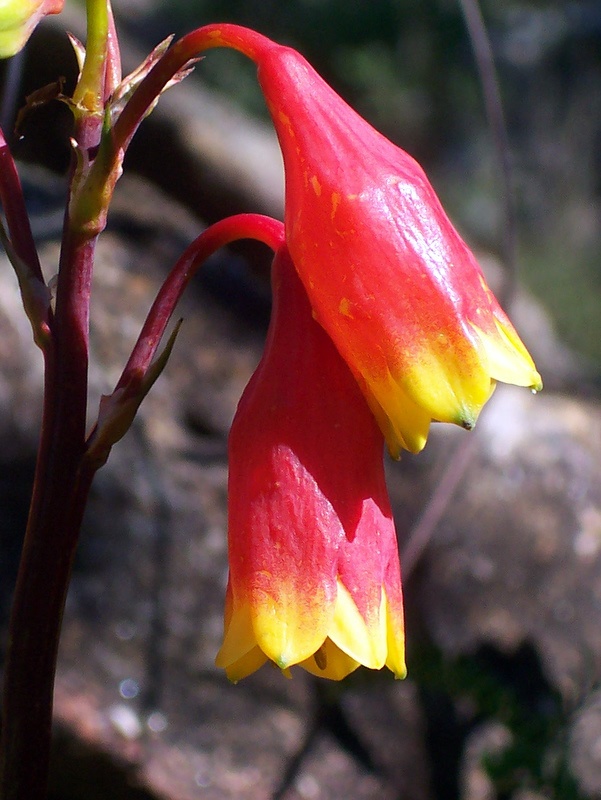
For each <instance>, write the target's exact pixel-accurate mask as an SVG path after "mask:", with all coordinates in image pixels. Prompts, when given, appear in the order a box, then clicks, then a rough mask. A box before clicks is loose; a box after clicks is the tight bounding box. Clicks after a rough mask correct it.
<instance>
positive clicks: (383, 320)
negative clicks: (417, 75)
mask: <svg viewBox="0 0 601 800" xmlns="http://www.w3.org/2000/svg"><path fill="white" fill-rule="evenodd" d="M254 57H255V59H256V61H257V64H258V75H259V81H260V83H261V87H262V89H263V92H264V94H265V98H266V101H267V105H268V108H269V110H270V113H271V116H272V119H273V123H274V126H275V128H276V132H277V134H278V138H279V141H280V145H281V149H282V153H283V158H284V167H285V173H286V211H285V216H286V219H285V223H286V237H287V243H288V247H289V249H290V253H291V256H292V259H293V261H294V264H295V267H296V269H297V271H298V274H299V276H300V278H301V280H302V282H303V284H304V286H305V289H306V291H307V294H308V296H309V299H310V302H311V305H312V307H313V311H314V314H315V318H316V319H317V321H318V322H319V323H320V324H321V325H322V326H323V327H324V329H325V330H326V331H327V332H328V334H329V335H330V337H331V339H332V340H333V342H334V343H335V345H336V347H337V348H338V351H339V352H340V354H341V355H342V357H343V358H344V360H345V361H346V362H347V364H348V365H349V367H350V369H351V370H352V372H353V374H354V375H355V377H356V379H357V381H358V382H359V384H360V386H361V388H362V391H363V392H364V395H365V397H366V399H367V400H368V403H369V405H370V407H371V409H372V411H373V413H374V414H375V416H376V417H377V419H378V423H379V425H380V427H381V430H382V432H383V433H384V435H385V437H386V441H387V444H388V448H389V450H390V452H391V453H392V454H393V455H395V456H396V455H398V453H399V451H400V449H402V448H406V449H409V450H411V451H413V452H417V451H419V450H420V449H421V448H422V447H423V446H424V444H425V441H426V438H427V433H428V426H429V423H430V421H432V420H436V421H441V422H452V423H455V424H458V425H461V426H463V427H465V428H472V427H473V426H474V424H475V423H476V420H477V418H478V414H479V412H480V410H481V408H482V406H483V405H484V404H485V403H486V401H487V400H488V398H489V397H490V395H491V393H492V391H493V389H494V385H495V381H497V380H502V381H507V382H510V383H517V384H519V385H524V386H530V387H531V388H533V389H538V388H540V386H541V380H540V376H539V374H538V373H537V371H536V368H535V367H534V364H533V363H532V359H531V358H530V356H529V354H528V352H527V350H526V348H525V347H524V345H523V344H522V342H521V341H520V339H519V337H518V335H517V333H516V332H515V330H514V329H513V327H512V325H511V323H510V321H509V320H508V319H507V317H506V316H505V314H504V313H503V311H502V310H501V308H500V307H499V305H498V303H497V301H496V300H495V298H494V296H493V295H492V293H491V291H490V289H489V288H488V286H487V285H486V282H485V280H484V277H483V275H482V271H481V270H480V267H479V265H478V264H477V262H476V259H475V258H474V256H473V254H472V253H471V252H470V250H469V249H468V247H467V246H466V245H465V243H464V241H463V240H462V239H461V237H460V236H459V234H458V233H457V231H456V230H455V228H454V227H453V225H452V223H451V222H450V220H449V219H448V217H447V215H446V214H445V212H444V210H443V208H442V206H441V204H440V201H439V200H438V198H437V196H436V194H435V192H434V189H433V188H432V186H431V185H430V183H429V181H428V179H427V177H426V175H425V173H424V171H423V170H422V168H421V167H420V166H419V164H417V162H415V161H414V159H413V158H411V156H409V155H408V154H407V153H406V152H404V151H403V150H401V149H400V148H398V147H397V146H396V145H394V144H393V143H392V142H390V141H389V140H388V139H386V138H385V137H384V136H382V135H381V134H380V133H378V132H377V131H376V130H374V128H372V127H371V125H369V123H367V122H366V121H365V120H364V119H362V118H361V117H360V116H359V115H358V114H357V113H356V112H355V111H353V109H351V108H350V107H349V106H348V105H347V104H346V103H345V102H344V101H343V100H342V98H340V97H339V96H338V95H337V94H336V93H335V92H334V91H333V90H332V89H331V88H330V87H329V86H328V85H327V84H326V83H325V81H324V80H323V79H322V78H321V77H320V76H319V75H318V74H317V73H316V72H315V70H314V69H313V68H312V67H311V66H310V65H309V64H308V63H307V61H306V60H305V59H304V58H303V57H302V56H301V55H300V54H299V53H297V52H296V51H294V50H292V49H290V48H287V47H282V46H279V45H277V44H275V43H271V45H264V46H263V47H262V48H261V49H260V52H257V54H255V56H254Z"/></svg>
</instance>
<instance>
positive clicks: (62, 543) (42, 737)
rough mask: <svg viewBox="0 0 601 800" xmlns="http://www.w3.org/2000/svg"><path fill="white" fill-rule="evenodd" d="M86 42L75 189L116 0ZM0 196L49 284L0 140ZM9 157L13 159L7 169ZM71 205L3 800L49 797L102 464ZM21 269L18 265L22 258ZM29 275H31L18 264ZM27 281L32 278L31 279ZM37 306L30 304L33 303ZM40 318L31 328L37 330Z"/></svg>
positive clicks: (92, 233) (105, 77)
mask: <svg viewBox="0 0 601 800" xmlns="http://www.w3.org/2000/svg"><path fill="white" fill-rule="evenodd" d="M87 9H88V47H87V53H86V61H85V64H84V67H83V71H82V76H81V81H80V83H79V84H78V86H77V88H76V90H75V94H74V99H75V104H74V115H75V132H74V140H75V147H76V149H77V152H78V153H79V157H78V159H74V166H73V171H72V181H71V193H72V194H71V197H73V192H76V191H77V186H78V182H79V183H81V179H82V178H85V172H86V171H87V170H89V168H90V167H89V164H90V162H91V161H92V159H93V156H94V153H95V152H96V150H97V148H98V144H99V142H100V138H101V133H102V125H103V116H104V112H103V109H104V102H105V100H106V98H107V96H108V94H109V93H110V92H111V91H112V86H110V85H109V84H110V83H111V82H112V81H114V80H115V76H116V75H117V73H118V71H119V65H118V49H117V48H116V46H115V45H114V44H113V45H111V43H110V41H109V40H110V34H111V31H112V30H113V27H112V14H111V10H110V4H109V2H108V0H88V3H87ZM0 159H1V160H2V164H1V166H2V167H3V169H2V170H0V172H1V174H2V177H1V178H0V198H1V200H2V203H3V206H4V209H5V213H6V218H7V224H8V231H9V235H10V245H11V247H12V249H13V251H14V252H15V254H16V261H17V267H18V268H20V262H23V263H24V264H25V267H24V269H22V270H21V271H22V272H24V273H25V281H24V283H25V286H26V287H27V285H28V282H29V281H30V280H31V281H33V282H34V283H37V284H38V288H39V286H43V287H44V288H45V284H44V281H43V276H42V272H41V269H40V265H39V260H38V257H37V254H36V251H35V245H34V242H33V237H32V236H31V230H30V227H29V222H28V220H27V215H26V211H25V206H24V202H23V198H22V193H21V191H20V186H19V184H18V178H17V175H16V170H15V168H14V163H13V162H12V158H10V154H9V153H8V150H7V148H6V146H5V142H4V140H2V141H1V142H0ZM4 167H5V168H4ZM72 211H73V209H72V208H69V209H68V211H67V214H66V216H65V225H64V230H63V240H62V246H61V255H60V263H59V270H58V281H57V289H56V308H55V311H54V314H52V312H51V310H50V308H48V310H47V320H45V322H47V326H46V330H45V332H46V334H47V336H46V338H45V339H43V340H41V339H39V337H38V339H36V340H37V341H38V343H40V341H41V343H42V345H43V351H44V359H45V372H44V403H43V416H42V427H41V434H40V444H39V448H38V458H37V463H36V470H35V476H34V489H33V495H32V501H31V506H30V510H29V518H28V523H27V528H26V532H25V539H24V542H23V550H22V555H21V561H20V564H19V572H18V576H17V584H16V587H15V593H14V599H13V606H12V609H11V618H10V627H9V638H8V647H7V655H6V661H5V669H4V688H3V707H2V732H1V740H0V797H1V798H2V800H43V798H44V797H45V794H46V783H47V775H48V763H49V750H50V733H51V723H52V699H53V687H54V675H55V669H56V656H57V650H58V642H59V636H60V628H61V622H62V616H63V610H64V604H65V598H66V594H67V588H68V585H69V578H70V574H71V567H72V563H73V557H74V553H75V548H76V544H77V539H78V535H79V529H80V526H81V519H82V516H83V511H84V507H85V503H86V499H87V495H88V492H89V488H90V484H91V481H92V478H93V475H94V472H95V465H94V464H93V463H91V462H89V461H86V460H85V459H84V453H85V447H86V442H85V427H86V407H87V395H88V329H89V301H90V286H91V277H92V268H93V263H94V252H95V245H96V240H97V234H98V226H94V225H91V226H87V227H86V226H81V225H79V224H78V220H77V217H76V216H74V215H73V213H72ZM17 272H18V274H19V269H17ZM19 280H20V282H21V283H22V287H23V281H22V275H21V274H19ZM22 291H23V288H22ZM30 316H31V314H30ZM35 331H36V328H35V325H34V335H35Z"/></svg>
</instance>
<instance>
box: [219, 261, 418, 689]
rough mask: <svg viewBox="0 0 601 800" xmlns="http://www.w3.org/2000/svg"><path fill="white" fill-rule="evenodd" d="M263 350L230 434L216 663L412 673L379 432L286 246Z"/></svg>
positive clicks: (319, 671)
mask: <svg viewBox="0 0 601 800" xmlns="http://www.w3.org/2000/svg"><path fill="white" fill-rule="evenodd" d="M272 282H273V294H274V309H273V315H272V321H271V325H270V331H269V334H268V339H267V345H266V349H265V354H264V356H263V359H262V361H261V363H260V364H259V367H258V368H257V371H256V372H255V374H254V375H253V377H252V379H251V381H250V383H249V385H248V387H247V388H246V390H245V392H244V394H243V396H242V399H241V400H240V404H239V406H238V411H237V414H236V417H235V419H234V422H233V425H232V430H231V433H230V439H229V462H230V467H229V469H230V473H229V533H228V536H229V562H230V577H229V582H228V589H227V600H226V614H225V639H224V643H223V646H222V648H221V650H220V652H219V654H218V656H217V660H216V663H217V665H218V666H221V667H225V669H226V671H227V674H228V676H229V677H230V678H231V679H232V680H234V681H237V680H239V679H241V678H243V677H245V676H246V675H248V674H250V673H251V672H253V671H254V670H256V669H258V667H260V666H261V665H262V664H263V663H265V662H266V661H267V660H270V661H272V662H274V663H275V664H276V665H277V666H279V667H280V668H281V669H283V670H287V669H288V668H289V667H291V666H293V665H295V664H298V665H300V666H301V667H303V668H305V669H306V670H308V671H309V672H312V673H313V674H315V675H319V676H321V677H326V678H331V679H336V680H338V679H341V678H343V677H344V676H345V675H347V674H348V673H349V672H351V671H353V670H354V669H356V668H357V667H358V666H359V665H360V664H363V665H365V666H367V667H371V668H373V669H379V668H381V667H383V666H385V665H386V666H387V667H388V668H389V669H391V670H392V672H394V674H395V676H396V677H399V678H400V677H404V675H405V663H404V635H403V608H402V596H401V582H400V570H399V560H398V550H397V541H396V536H395V530H394V523H393V521H392V514H391V510H390V505H389V501H388V496H387V492H386V485H385V480H384V470H383V463H382V454H383V453H382V451H383V437H382V434H381V432H380V431H379V429H378V426H377V424H376V422H375V420H374V418H373V415H372V414H371V412H370V410H369V408H368V406H367V404H366V402H365V399H364V398H363V396H362V394H361V392H360V391H359V389H358V387H357V384H356V382H355V380H354V378H353V376H352V374H351V372H350V371H349V369H348V367H347V366H346V364H345V363H344V361H343V360H342V359H341V358H340V356H339V354H338V352H337V351H336V348H335V347H334V345H333V344H332V342H331V340H330V339H329V337H328V336H327V334H326V333H325V332H324V330H323V329H322V328H321V326H319V325H318V324H317V323H316V322H315V321H314V319H313V316H312V311H311V306H310V305H309V301H308V299H307V296H306V293H305V291H304V288H303V286H302V283H301V282H300V280H299V278H298V275H297V274H296V272H295V269H294V266H293V264H292V261H291V260H290V257H289V254H288V252H287V249H286V248H285V247H282V248H281V249H280V250H279V251H278V252H277V254H276V257H275V260H274V265H273V278H272Z"/></svg>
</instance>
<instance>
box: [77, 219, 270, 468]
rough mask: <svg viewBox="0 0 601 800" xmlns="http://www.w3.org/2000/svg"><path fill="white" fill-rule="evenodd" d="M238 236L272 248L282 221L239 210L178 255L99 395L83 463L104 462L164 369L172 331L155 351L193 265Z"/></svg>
mask: <svg viewBox="0 0 601 800" xmlns="http://www.w3.org/2000/svg"><path fill="white" fill-rule="evenodd" d="M238 239H255V240H256V241H259V242H263V243H264V244H266V245H267V246H268V247H270V248H271V249H272V250H273V251H274V252H275V251H277V250H279V249H280V247H281V246H282V245H283V244H284V239H285V237H284V225H283V223H282V222H279V221H278V220H275V219H272V218H271V217H266V216H263V215H262V214H238V215H236V216H232V217H228V218H227V219H223V220H220V221H219V222H216V223H215V224H214V225H211V226H210V227H209V228H207V229H206V230H205V231H203V232H202V233H201V234H200V236H198V237H197V238H196V239H195V240H194V241H193V242H192V244H190V245H189V246H188V247H187V249H186V250H185V251H184V252H183V253H182V255H181V256H180V258H179V259H178V261H177V262H176V264H175V265H174V267H173V269H172V270H171V272H170V273H169V275H168V276H167V278H166V279H165V281H164V283H163V285H162V286H161V288H160V290H159V292H158V294H157V296H156V298H155V301H154V303H153V304H152V307H151V308H150V311H149V312H148V316H147V317H146V321H145V322H144V325H143V327H142V330H141V331H140V335H139V337H138V340H137V342H136V344H135V346H134V348H133V350H132V353H131V356H130V357H129V360H128V362H127V364H126V365H125V368H124V370H123V373H122V375H121V377H120V378H119V381H118V382H117V385H116V387H115V390H114V392H113V394H112V395H110V396H108V397H104V398H103V399H102V403H101V411H100V414H99V417H98V422H97V424H96V425H95V427H94V428H93V430H92V432H91V433H90V436H89V437H88V441H87V451H86V462H87V463H90V464H94V465H96V467H98V466H100V465H102V464H104V463H105V461H106V459H107V458H108V455H109V453H110V450H111V448H112V446H113V445H114V444H115V442H117V441H118V440H119V439H120V438H121V437H122V436H123V434H124V433H125V432H126V431H127V430H128V428H129V426H130V424H131V422H132V420H133V418H134V416H135V413H136V411H137V409H138V406H139V405H140V403H141V402H142V400H143V399H144V397H145V396H146V394H147V393H148V391H149V390H150V388H151V386H152V384H153V383H154V381H155V380H156V378H157V377H158V375H159V374H160V372H161V370H162V368H163V367H164V365H165V362H166V357H167V356H168V355H169V351H170V348H171V347H172V345H173V340H174V335H172V337H171V338H170V340H169V342H168V344H167V346H166V348H165V350H166V353H165V352H164V353H163V354H162V355H160V356H158V357H156V352H157V349H158V347H159V344H160V342H161V339H162V338H163V335H164V333H165V329H166V327H167V325H168V323H169V320H170V319H171V317H172V315H173V312H174V310H175V308H176V306H177V304H178V302H179V300H180V298H181V296H182V294H183V292H184V290H185V288H186V286H187V285H188V283H189V282H190V280H191V279H192V278H193V277H194V275H195V274H196V271H197V270H198V268H199V267H200V266H201V265H202V264H203V263H204V262H205V261H206V260H207V258H209V256H211V255H212V254H213V253H214V252H215V251H217V250H219V249H220V248H221V247H224V246H225V245H227V244H230V243H231V242H233V241H236V240H238ZM175 333H177V329H176V331H175Z"/></svg>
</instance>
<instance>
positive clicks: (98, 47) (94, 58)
mask: <svg viewBox="0 0 601 800" xmlns="http://www.w3.org/2000/svg"><path fill="white" fill-rule="evenodd" d="M86 11H87V40H86V58H85V61H84V65H83V68H82V71H81V76H80V78H79V81H78V82H77V86H76V87H75V91H74V92H73V102H74V104H75V106H76V107H77V108H78V109H79V110H80V111H79V113H81V114H82V115H83V116H86V115H88V114H99V115H100V116H102V114H103V113H104V100H105V98H104V92H103V88H104V75H105V70H106V44H107V40H108V35H109V5H108V3H107V0H87V2H86ZM75 113H76V115H77V113H78V111H76V112H75Z"/></svg>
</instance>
